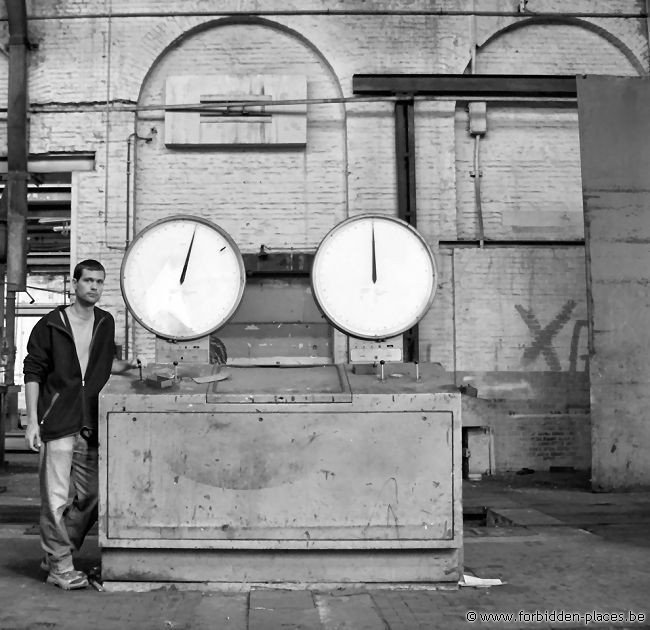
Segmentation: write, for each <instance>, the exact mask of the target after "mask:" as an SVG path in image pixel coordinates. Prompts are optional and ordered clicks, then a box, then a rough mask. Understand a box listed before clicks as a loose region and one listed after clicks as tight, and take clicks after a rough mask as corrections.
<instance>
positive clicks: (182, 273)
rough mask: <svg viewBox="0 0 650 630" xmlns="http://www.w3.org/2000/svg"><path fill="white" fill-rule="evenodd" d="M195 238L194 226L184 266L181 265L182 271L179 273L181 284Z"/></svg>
mask: <svg viewBox="0 0 650 630" xmlns="http://www.w3.org/2000/svg"><path fill="white" fill-rule="evenodd" d="M195 236H196V226H195V227H194V232H192V240H191V241H190V246H189V247H188V248H187V256H185V264H184V265H183V271H181V284H183V282H185V274H186V273H187V265H188V263H189V262H190V254H191V253H192V245H194V237H195Z"/></svg>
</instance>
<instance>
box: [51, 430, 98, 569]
mask: <svg viewBox="0 0 650 630" xmlns="http://www.w3.org/2000/svg"><path fill="white" fill-rule="evenodd" d="M39 481H40V490H41V516H40V528H41V546H42V547H43V550H44V551H45V553H46V556H47V559H48V562H49V565H50V570H52V571H55V572H57V573H63V572H65V571H71V570H72V569H74V565H73V564H72V552H73V551H78V550H79V548H80V547H81V545H82V543H83V541H84V538H85V537H86V534H87V533H88V532H89V531H90V528H91V527H92V526H93V525H94V524H95V522H96V521H97V503H98V488H99V480H98V463H97V449H96V448H92V447H90V448H89V447H88V444H87V442H86V440H84V439H83V438H82V437H81V436H80V435H79V434H78V433H77V434H76V435H68V436H66V437H63V438H59V439H58V440H51V441H50V442H44V443H43V446H42V447H41V452H40V466H39ZM71 487H72V490H73V492H72V493H70V488H71ZM70 499H72V501H70Z"/></svg>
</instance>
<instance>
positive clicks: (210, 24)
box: [137, 16, 343, 103]
mask: <svg viewBox="0 0 650 630" xmlns="http://www.w3.org/2000/svg"><path fill="white" fill-rule="evenodd" d="M176 23H178V22H176ZM228 26H261V27H266V28H269V29H272V30H275V31H278V33H282V34H284V35H286V36H289V37H291V38H294V39H295V40H297V41H298V42H300V43H301V44H302V45H303V46H304V47H305V48H306V49H307V50H309V51H310V52H311V53H312V54H314V55H315V56H316V57H317V58H318V59H319V61H320V62H321V63H322V64H323V66H324V67H325V68H327V71H328V72H329V75H330V79H331V80H332V82H333V84H334V85H335V86H336V91H337V93H336V95H335V96H336V97H342V96H343V89H342V86H341V84H340V81H339V80H338V77H337V75H336V73H335V71H334V68H333V67H332V65H331V64H330V63H329V61H328V60H327V58H326V57H325V56H324V55H323V54H322V53H321V51H320V50H319V49H318V48H317V47H316V46H315V45H314V44H313V43H312V42H311V41H310V40H309V39H307V38H306V37H304V36H303V35H302V34H301V33H299V32H298V31H296V30H294V29H292V28H290V27H288V26H285V25H283V24H280V23H278V22H274V21H272V20H268V19H265V18H257V17H250V16H233V17H226V18H218V19H214V20H209V21H207V22H203V23H201V24H199V25H195V26H193V27H191V28H189V29H187V30H185V31H183V32H182V33H181V34H180V35H179V36H178V37H176V38H175V39H174V40H173V41H171V42H170V43H169V44H168V45H167V46H166V47H165V48H164V49H163V50H162V51H161V52H160V53H159V54H158V55H157V56H156V57H155V59H154V60H153V62H152V63H151V65H150V66H149V69H148V70H147V71H146V73H145V75H144V77H143V79H142V83H141V84H140V90H139V93H138V99H137V102H138V103H141V102H142V99H143V95H144V92H145V89H146V86H147V84H148V82H149V81H150V79H151V76H152V74H154V73H155V71H156V69H157V67H158V66H159V65H160V64H161V63H162V62H163V61H164V59H165V58H166V57H167V55H168V54H169V53H170V52H171V51H173V50H174V49H177V48H179V47H181V46H182V45H183V44H184V43H185V42H187V41H188V40H189V39H191V38H192V37H194V36H196V35H198V34H200V33H203V32H205V31H208V30H212V29H215V28H224V27H228Z"/></svg>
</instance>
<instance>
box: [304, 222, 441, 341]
mask: <svg viewBox="0 0 650 630" xmlns="http://www.w3.org/2000/svg"><path fill="white" fill-rule="evenodd" d="M311 281H312V290H313V293H314V298H315V299H316V302H317V303H318V305H319V307H320V309H321V311H322V312H323V314H324V315H325V317H326V318H327V319H328V320H329V322H330V323H331V324H332V325H333V326H335V327H336V328H337V329H339V330H340V331H342V332H344V333H346V334H348V335H351V336H353V337H359V338H361V339H386V338H387V337H393V336H395V335H398V334H400V333H403V332H404V331H406V330H408V329H409V328H411V327H412V326H414V325H415V324H416V323H417V322H418V321H419V320H420V319H421V318H422V317H423V316H424V314H425V313H426V312H427V310H428V309H429V306H430V305H431V302H432V300H433V296H434V294H435V290H436V285H437V270H436V263H435V259H434V257H433V253H432V252H431V249H430V248H429V246H428V244H427V242H426V241H425V240H424V239H423V238H422V236H421V235H420V234H419V232H417V231H416V230H415V229H414V228H413V227H411V226H410V225H409V224H408V223H406V222H404V221H402V220H401V219H395V218H392V217H387V216H383V215H375V214H364V215H359V216H356V217H352V218H350V219H346V220H345V221H343V222H341V223H339V224H338V225H336V226H335V227H334V228H333V229H332V230H331V231H330V232H329V233H328V234H326V235H325V237H324V238H323V240H322V241H321V243H320V245H319V246H318V250H317V251H316V255H315V257H314V262H313V266H312V273H311Z"/></svg>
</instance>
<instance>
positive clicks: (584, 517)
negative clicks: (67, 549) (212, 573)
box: [0, 452, 650, 630]
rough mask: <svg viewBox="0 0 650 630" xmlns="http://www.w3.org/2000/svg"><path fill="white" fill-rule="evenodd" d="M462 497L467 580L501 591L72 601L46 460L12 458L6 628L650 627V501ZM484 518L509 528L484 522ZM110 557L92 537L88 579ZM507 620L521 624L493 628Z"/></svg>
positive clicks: (260, 593)
mask: <svg viewBox="0 0 650 630" xmlns="http://www.w3.org/2000/svg"><path fill="white" fill-rule="evenodd" d="M463 491H464V506H465V509H466V512H467V520H466V524H465V571H466V573H467V574H472V575H475V576H478V577H480V578H499V579H500V580H502V581H503V582H504V583H503V584H502V585H499V586H492V587H489V588H476V587H467V586H462V587H458V588H454V589H452V590H430V589H425V588H414V587H410V588H409V587H403V586H399V585H386V586H384V587H381V588H379V587H359V588H310V589H306V588H305V589H298V590H288V589H278V588H253V589H251V588H245V587H242V588H231V589H230V590H229V591H227V592H224V591H219V590H198V589H197V588H195V587H191V588H189V589H187V590H180V589H178V588H175V587H171V588H160V589H158V590H147V591H142V592H138V591H124V592H121V591H120V592H113V591H111V592H107V591H105V592H98V591H96V590H94V589H92V588H89V589H86V590H83V591H75V592H64V591H61V590H59V589H57V588H56V587H53V586H51V585H48V584H46V583H45V582H44V578H45V574H44V573H43V572H42V571H41V570H40V569H39V566H38V565H39V559H40V555H41V554H40V549H39V542H38V533H37V528H36V525H35V522H36V518H37V512H38V488H37V483H36V458H35V457H33V456H31V455H29V454H19V453H11V452H9V453H7V457H6V466H5V469H4V470H3V471H0V559H1V560H0V628H1V629H2V630H28V629H29V630H40V629H57V630H58V629H60V630H76V629H80V630H81V629H83V630H87V629H89V628H96V629H97V630H113V629H115V630H117V629H119V630H127V629H131V628H132V629H134V630H148V629H152V630H154V629H156V630H158V629H160V630H171V629H175V630H180V629H185V630H203V629H208V628H209V629H234V630H243V629H247V630H266V629H269V630H275V629H299V628H300V629H305V630H312V629H313V630H316V629H319V630H320V629H322V630H343V629H351V630H380V629H381V630H415V629H422V630H424V629H426V630H430V629H433V628H444V629H450V630H452V629H455V628H469V627H490V628H494V627H504V628H529V627H531V622H534V623H532V626H533V627H536V628H564V629H567V628H584V627H589V628H643V627H645V628H650V595H649V594H650V491H649V492H634V493H620V494H613V493H610V494H595V493H592V492H590V491H589V489H588V484H587V479H586V478H585V477H584V476H581V475H574V474H559V473H546V474H541V473H534V474H530V475H523V476H518V475H509V476H500V477H492V478H487V479H484V480H483V481H480V482H471V483H470V482H465V484H464V488H463ZM483 508H489V513H490V515H491V516H492V517H493V520H494V521H496V523H497V525H498V526H496V527H485V526H483V524H482V523H481V522H480V521H479V520H476V519H474V518H472V516H477V515H478V514H482V513H483V511H484V510H483ZM99 557H100V554H99V549H98V547H97V539H96V537H95V536H91V537H90V539H89V540H88V542H87V543H86V546H85V548H84V550H83V551H82V554H81V555H80V558H79V564H80V567H81V568H86V569H88V568H90V567H92V566H93V565H94V564H96V563H97V562H98V561H99ZM501 614H505V615H514V618H513V619H512V620H508V619H504V618H501V619H498V618H497V617H494V616H493V617H491V618H489V617H487V616H488V615H501ZM474 615H476V620H474V617H473V616H474ZM481 615H482V616H483V617H481ZM569 615H571V619H570V620H569V621H567V618H568V616H569ZM630 615H633V616H634V617H631V616H630ZM642 615H643V616H644V617H643V618H642ZM587 622H589V623H588V624H587Z"/></svg>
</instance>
